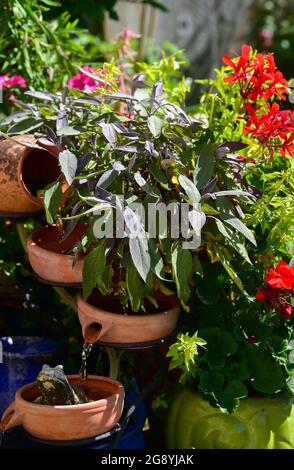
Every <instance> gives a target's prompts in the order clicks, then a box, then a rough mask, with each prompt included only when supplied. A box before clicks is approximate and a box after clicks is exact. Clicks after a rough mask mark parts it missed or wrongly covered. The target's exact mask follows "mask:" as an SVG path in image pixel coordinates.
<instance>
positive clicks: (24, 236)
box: [16, 222, 28, 252]
mask: <svg viewBox="0 0 294 470" xmlns="http://www.w3.org/2000/svg"><path fill="white" fill-rule="evenodd" d="M16 230H17V233H18V236H19V239H20V242H21V244H22V247H23V249H24V251H25V252H26V251H27V239H28V236H27V233H26V231H25V226H24V224H23V223H20V222H19V223H17V224H16Z"/></svg>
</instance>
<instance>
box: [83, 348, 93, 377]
mask: <svg viewBox="0 0 294 470" xmlns="http://www.w3.org/2000/svg"><path fill="white" fill-rule="evenodd" d="M92 348H93V344H89V343H84V345H83V351H82V364H81V368H80V380H81V381H82V382H84V381H85V380H86V378H87V360H88V357H89V356H90V354H91V351H92Z"/></svg>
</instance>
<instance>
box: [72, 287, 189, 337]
mask: <svg viewBox="0 0 294 470" xmlns="http://www.w3.org/2000/svg"><path fill="white" fill-rule="evenodd" d="M111 303H112V300H111V298H108V297H107V296H105V297H102V296H101V297H97V298H96V296H95V294H94V295H91V296H90V298H89V299H88V302H86V301H85V300H84V299H83V298H82V296H81V295H79V297H78V315H79V320H80V323H81V325H82V330H83V336H84V338H85V341H86V342H88V343H96V341H101V342H103V343H110V344H111V343H119V344H127V343H128V344H129V343H144V342H148V341H154V340H158V339H160V338H164V337H166V336H168V335H169V334H171V333H172V332H173V330H174V329H175V327H176V324H177V320H178V317H179V313H180V306H179V302H178V300H177V298H176V297H175V296H165V297H164V301H163V302H162V303H161V310H160V311H159V313H151V314H150V313H148V314H147V313H141V314H130V315H124V314H123V312H121V313H118V312H120V310H119V305H117V306H115V305H111ZM108 308H109V310H110V311H109V310H108ZM115 308H117V309H116V310H115ZM115 312H116V313H115Z"/></svg>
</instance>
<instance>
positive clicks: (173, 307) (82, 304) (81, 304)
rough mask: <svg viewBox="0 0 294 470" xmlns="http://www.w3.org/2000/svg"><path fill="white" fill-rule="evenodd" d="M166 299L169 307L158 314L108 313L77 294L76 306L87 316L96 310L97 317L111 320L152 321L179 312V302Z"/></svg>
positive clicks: (171, 297) (173, 296) (168, 297)
mask: <svg viewBox="0 0 294 470" xmlns="http://www.w3.org/2000/svg"><path fill="white" fill-rule="evenodd" d="M166 299H167V303H168V301H169V300H170V301H171V302H170V307H169V308H167V309H165V310H163V311H160V312H158V313H141V314H130V315H125V314H122V313H116V312H109V311H108V310H104V309H100V308H99V307H95V306H94V305H92V304H90V303H88V302H87V301H86V300H84V298H83V296H82V294H81V293H80V294H78V298H77V305H78V309H80V310H81V311H83V313H85V315H87V316H88V315H89V311H88V310H92V311H95V310H98V311H99V315H100V314H101V315H105V316H108V317H109V318H112V319H113V320H114V319H117V318H120V321H131V320H138V319H143V318H144V319H146V318H148V319H150V320H152V319H156V318H157V319H158V318H160V317H162V316H166V315H173V314H174V313H175V312H178V311H179V310H180V302H179V300H178V298H177V297H176V296H175V295H171V296H166ZM84 309H87V310H84Z"/></svg>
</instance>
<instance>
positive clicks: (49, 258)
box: [27, 224, 88, 284]
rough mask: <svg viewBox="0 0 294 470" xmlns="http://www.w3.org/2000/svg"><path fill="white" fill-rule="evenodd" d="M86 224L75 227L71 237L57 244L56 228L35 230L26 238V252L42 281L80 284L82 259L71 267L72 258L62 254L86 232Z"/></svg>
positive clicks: (47, 227)
mask: <svg viewBox="0 0 294 470" xmlns="http://www.w3.org/2000/svg"><path fill="white" fill-rule="evenodd" d="M87 228H88V227H87V225H86V224H80V225H77V226H76V228H75V229H74V231H73V232H72V233H71V235H70V236H69V237H68V238H67V239H66V240H65V241H64V242H61V243H60V242H59V240H58V232H57V227H56V226H53V225H51V226H46V227H41V228H39V229H37V230H35V231H34V232H33V233H31V235H30V236H29V238H28V242H27V251H28V257H29V262H30V264H31V266H32V268H33V270H34V271H35V272H36V273H37V274H38V276H39V277H41V278H42V279H44V280H46V281H48V282H52V283H58V284H81V283H82V280H83V263H84V262H83V259H79V260H78V262H77V263H76V264H75V266H74V267H73V256H72V255H67V254H64V252H66V251H67V250H68V249H69V248H70V247H71V246H73V245H74V244H75V243H76V242H77V241H79V240H81V238H82V236H83V235H84V234H85V233H86V231H87Z"/></svg>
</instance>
